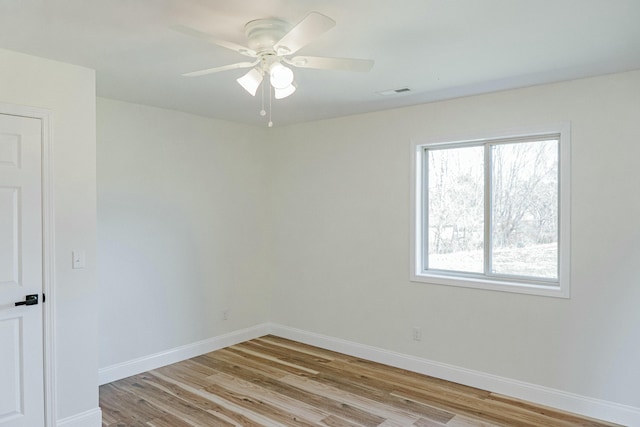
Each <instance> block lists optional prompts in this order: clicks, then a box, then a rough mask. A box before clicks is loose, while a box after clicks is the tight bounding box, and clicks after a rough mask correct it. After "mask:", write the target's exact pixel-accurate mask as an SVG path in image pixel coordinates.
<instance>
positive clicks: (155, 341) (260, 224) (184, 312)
mask: <svg viewBox="0 0 640 427" xmlns="http://www.w3.org/2000/svg"><path fill="white" fill-rule="evenodd" d="M268 152H269V144H266V143H265V142H264V140H263V132H262V129H257V128H254V127H249V126H243V125H239V124H234V123H230V122H224V121H218V120H212V119H206V118H203V117H198V116H194V115H189V114H184V113H179V112H176V111H169V110H163V109H158V108H152V107H146V106H141V105H134V104H129V103H125V102H119V101H114V100H108V99H102V98H99V99H98V156H97V159H98V258H99V260H100V262H99V265H98V274H99V293H98V297H99V300H100V305H99V318H100V321H99V324H100V334H99V346H100V366H101V367H103V368H104V367H109V366H113V365H116V364H119V363H123V362H128V361H130V360H133V359H136V358H142V357H146V356H149V355H152V354H154V353H158V352H163V351H167V350H171V349H174V348H176V347H179V346H184V345H189V344H192V343H195V342H197V341H201V340H206V339H209V338H212V337H216V336H220V335H222V334H225V333H227V332H231V331H235V330H238V329H242V328H246V327H250V326H254V325H256V324H259V323H263V322H265V321H267V320H268V315H267V311H268V308H269V305H268V303H267V299H268V298H269V295H270V291H271V288H270V279H269V277H268V276H267V274H266V273H267V264H266V261H265V256H264V255H265V254H266V253H267V252H268V250H267V247H266V246H265V245H266V237H265V233H266V232H267V230H268V227H267V225H266V222H265V221H266V218H267V211H266V206H267V200H268V197H269V195H268V192H267V185H268V183H267V179H266V178H267V175H266V173H267V171H268V164H267V163H268V162H267V160H266V156H267V155H268ZM226 309H228V310H229V319H228V320H226V321H224V320H223V311H224V310H226Z"/></svg>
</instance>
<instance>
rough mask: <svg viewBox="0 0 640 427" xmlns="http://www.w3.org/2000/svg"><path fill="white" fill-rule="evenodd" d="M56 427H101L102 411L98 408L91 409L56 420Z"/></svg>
mask: <svg viewBox="0 0 640 427" xmlns="http://www.w3.org/2000/svg"><path fill="white" fill-rule="evenodd" d="M56 426H57V427H101V426H102V411H101V410H100V408H95V409H91V410H89V411H86V412H82V413H80V414H76V415H73V416H71V417H67V418H63V419H61V420H58V422H57V423H56Z"/></svg>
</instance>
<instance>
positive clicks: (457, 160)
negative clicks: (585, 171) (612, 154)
mask: <svg viewBox="0 0 640 427" xmlns="http://www.w3.org/2000/svg"><path fill="white" fill-rule="evenodd" d="M487 151H488V153H487ZM425 159H426V165H425V166H426V169H427V172H428V174H427V183H426V185H427V187H426V188H427V198H426V210H427V221H426V228H425V231H426V233H427V234H426V236H425V238H426V241H427V249H428V251H426V252H427V254H426V260H425V262H424V264H425V266H426V268H427V269H429V270H445V271H454V272H461V273H472V274H474V273H478V274H485V275H492V276H515V277H533V278H541V279H551V280H553V279H557V278H558V231H559V230H558V228H559V227H558V184H559V183H558V176H559V169H558V160H559V141H558V139H550V138H545V139H542V140H526V141H514V142H502V141H498V142H493V143H479V144H478V145H471V146H468V145H466V146H462V147H455V146H454V147H445V148H441V147H435V148H428V149H426V157H425ZM485 159H489V161H490V165H489V167H488V168H487V167H486V165H485ZM487 169H488V171H489V173H488V176H487V174H486V173H485V170H487ZM485 194H488V196H489V197H488V198H486V197H485ZM485 200H489V202H490V206H485ZM487 239H488V240H489V241H487Z"/></svg>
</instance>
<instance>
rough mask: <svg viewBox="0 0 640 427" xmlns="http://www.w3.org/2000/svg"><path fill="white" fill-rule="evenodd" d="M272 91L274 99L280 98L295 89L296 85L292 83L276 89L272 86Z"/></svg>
mask: <svg viewBox="0 0 640 427" xmlns="http://www.w3.org/2000/svg"><path fill="white" fill-rule="evenodd" d="M273 91H274V95H273V96H274V97H275V98H276V99H282V98H286V97H287V96H289V95H291V94H292V93H293V92H295V91H296V86H295V85H294V84H293V83H292V84H290V85H289V86H287V87H285V88H284V89H278V88H277V87H274V88H273Z"/></svg>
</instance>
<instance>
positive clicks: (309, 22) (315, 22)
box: [274, 12, 336, 55]
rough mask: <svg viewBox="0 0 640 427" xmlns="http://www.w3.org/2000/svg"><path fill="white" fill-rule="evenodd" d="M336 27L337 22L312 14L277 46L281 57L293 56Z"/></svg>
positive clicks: (319, 14)
mask: <svg viewBox="0 0 640 427" xmlns="http://www.w3.org/2000/svg"><path fill="white" fill-rule="evenodd" d="M335 25H336V21H334V20H333V19H331V18H329V17H328V16H326V15H323V14H321V13H318V12H311V13H309V14H308V15H307V16H305V18H304V19H303V20H302V21H300V22H299V23H298V24H297V25H296V26H295V27H293V28H292V29H291V31H289V32H288V33H287V34H285V35H284V37H282V38H281V39H280V41H278V42H277V43H276V44H275V46H274V47H275V50H276V52H278V54H279V55H291V54H293V53H295V52H297V51H298V50H299V49H301V48H302V47H304V46H306V45H307V44H309V43H310V42H312V41H313V40H314V39H316V38H317V37H318V36H320V35H321V34H323V33H325V32H326V31H328V30H330V29H331V28H333V27H334V26H335Z"/></svg>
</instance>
